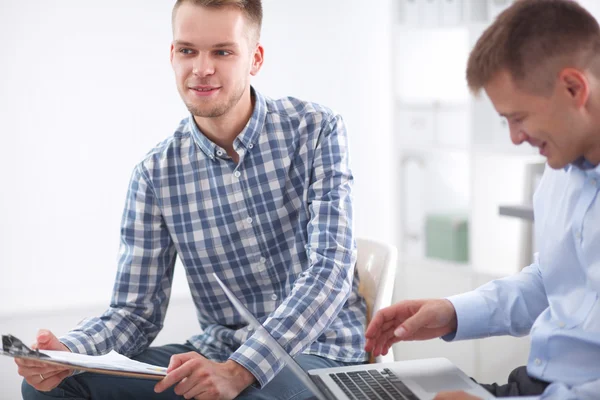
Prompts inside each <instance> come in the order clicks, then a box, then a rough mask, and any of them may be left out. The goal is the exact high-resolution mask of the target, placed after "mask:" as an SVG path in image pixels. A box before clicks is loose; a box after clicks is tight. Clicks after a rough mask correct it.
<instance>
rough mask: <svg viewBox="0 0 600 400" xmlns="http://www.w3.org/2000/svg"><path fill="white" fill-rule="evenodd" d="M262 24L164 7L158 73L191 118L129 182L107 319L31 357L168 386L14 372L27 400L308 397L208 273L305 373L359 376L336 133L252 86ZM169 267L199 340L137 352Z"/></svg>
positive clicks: (258, 11)
mask: <svg viewBox="0 0 600 400" xmlns="http://www.w3.org/2000/svg"><path fill="white" fill-rule="evenodd" d="M261 20H262V6H261V2H260V0H187V1H185V0H179V1H177V2H176V4H175V8H174V11H173V42H172V46H171V63H172V66H173V70H174V71H175V77H176V82H177V88H178V90H179V93H180V95H181V97H182V99H183V101H184V103H185V104H186V106H187V108H188V109H189V111H190V114H191V115H190V116H189V117H188V118H186V119H184V120H183V121H181V123H180V124H179V126H178V127H177V129H176V131H175V133H174V134H173V135H172V136H170V137H169V138H167V139H166V140H165V141H164V142H162V143H160V144H158V145H157V146H156V148H154V149H153V150H152V151H150V153H149V154H148V155H147V156H146V157H145V158H144V159H143V160H142V161H141V162H140V163H139V164H138V165H137V166H136V167H135V169H134V171H133V175H132V177H131V183H130V186H129V192H128V195H127V201H126V205H125V211H124V214H123V221H122V226H121V248H120V260H119V266H118V272H117V278H116V282H115V287H114V293H113V297H112V301H111V305H110V308H109V309H108V310H107V311H106V312H105V313H104V314H103V315H102V316H101V317H99V318H90V319H88V320H86V321H84V322H83V323H81V324H80V325H79V326H78V327H77V328H76V329H74V330H73V331H71V332H69V333H68V334H67V335H65V336H63V337H61V338H56V337H55V336H54V335H53V334H52V333H50V332H48V331H42V332H41V333H40V334H39V335H38V339H37V347H39V348H41V349H56V350H70V351H73V352H77V353H86V354H92V355H99V354H105V353H108V352H109V351H111V350H115V351H117V352H119V353H121V354H124V355H127V356H131V357H133V358H135V359H137V360H140V361H145V362H149V363H152V364H157V365H163V366H165V367H166V366H167V365H168V366H169V369H168V375H167V376H166V378H164V379H163V380H162V381H161V382H159V383H158V384H155V382H153V381H149V380H136V379H123V378H115V377H110V376H107V375H96V374H90V373H82V374H77V375H74V376H70V377H68V375H69V374H70V373H71V372H70V371H68V370H64V369H60V368H56V367H52V366H47V365H43V364H38V363H35V362H32V361H25V360H17V363H18V364H19V373H20V374H21V375H22V376H23V377H24V378H25V382H24V384H23V396H24V398H25V399H46V398H53V399H54V398H69V399H71V398H78V399H79V398H81V399H83V398H85V399H88V398H94V399H109V398H118V399H126V398H136V399H150V398H160V399H181V398H182V397H185V398H186V399H189V398H196V399H232V398H234V397H237V398H253V399H275V398H277V399H292V398H293V399H304V398H308V397H310V396H311V395H312V394H311V393H310V392H309V391H308V390H307V388H305V387H304V386H303V385H302V383H300V382H299V381H298V380H297V379H296V378H295V377H294V376H293V375H292V374H291V371H289V370H288V369H287V368H284V367H285V366H284V364H283V363H282V361H281V360H280V359H278V358H277V357H275V356H274V355H273V353H272V352H271V351H270V349H269V348H267V347H266V345H265V343H264V338H263V337H262V333H260V332H256V333H255V332H253V331H252V330H250V329H248V327H247V324H246V323H245V321H244V319H243V318H242V317H241V315H240V314H239V313H238V312H236V310H235V309H234V308H233V307H232V305H231V303H230V302H229V300H228V299H227V297H226V295H225V293H224V292H223V291H222V290H221V289H220V287H219V285H218V284H217V282H216V281H215V279H214V278H213V275H212V274H213V272H216V274H217V275H218V276H219V277H220V278H221V279H222V280H223V281H225V283H226V284H227V285H228V286H229V288H231V289H232V291H233V292H234V293H236V295H237V296H238V297H239V298H240V300H241V301H242V302H244V303H245V304H246V306H247V307H248V308H249V309H250V310H251V311H252V312H253V313H254V314H255V315H256V316H257V317H258V318H259V319H260V320H261V322H263V324H264V326H265V327H266V329H267V330H268V331H269V332H270V333H271V335H272V336H273V337H275V339H277V340H278V341H279V342H280V343H281V344H282V346H284V347H285V348H286V349H287V350H288V351H289V352H290V353H292V354H295V355H296V356H297V360H298V362H299V363H300V364H301V365H303V366H304V367H305V368H306V369H311V368H319V367H333V366H340V365H348V364H355V363H362V362H364V361H366V360H367V353H366V352H365V351H364V349H363V347H364V328H365V324H366V307H365V302H364V300H363V299H362V297H361V296H360V295H359V294H358V282H357V280H356V279H354V277H355V271H354V264H355V261H356V249H355V243H354V237H353V231H352V199H351V189H352V181H353V178H352V173H351V171H350V168H349V163H348V148H347V136H346V130H345V127H344V124H343V121H342V119H341V117H340V116H339V115H338V114H336V113H334V112H332V111H331V110H329V109H327V108H325V107H322V106H319V105H317V104H314V103H309V102H304V101H300V100H298V99H295V98H285V99H281V100H271V99H269V98H267V97H265V96H263V95H262V94H260V93H259V92H258V91H256V90H254V89H253V88H252V87H251V86H250V78H251V76H253V75H255V74H257V73H258V71H259V70H260V68H261V66H262V63H263V52H264V50H263V47H262V46H261V45H260V43H259V33H260V26H261ZM177 256H179V258H180V259H181V261H182V264H183V266H184V268H185V270H186V275H187V278H188V282H189V286H190V289H191V293H192V296H193V299H194V302H195V304H196V307H197V319H198V321H199V323H200V326H201V327H202V333H199V334H198V335H196V336H194V337H192V338H190V339H189V341H188V342H187V343H185V344H178V345H169V346H163V347H159V348H149V346H150V344H151V343H152V341H153V340H154V338H155V337H156V335H157V334H158V333H159V331H160V330H161V328H162V324H163V320H164V317H165V312H166V310H167V304H168V301H169V295H170V292H171V281H172V277H173V268H174V264H175V259H176V257H177ZM193 319H194V318H193V316H190V323H194V322H193ZM183 339H184V338H182V340H183Z"/></svg>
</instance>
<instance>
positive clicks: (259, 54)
mask: <svg viewBox="0 0 600 400" xmlns="http://www.w3.org/2000/svg"><path fill="white" fill-rule="evenodd" d="M264 57H265V49H264V48H263V47H262V45H261V44H260V43H258V44H257V45H256V49H254V54H253V55H252V68H251V69H250V75H252V76H256V74H258V71H260V69H261V67H262V65H263V62H264Z"/></svg>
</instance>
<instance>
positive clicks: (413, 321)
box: [394, 310, 430, 339]
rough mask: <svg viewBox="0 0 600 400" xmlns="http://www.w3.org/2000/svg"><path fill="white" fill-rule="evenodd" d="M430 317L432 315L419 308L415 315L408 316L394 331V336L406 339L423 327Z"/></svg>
mask: <svg viewBox="0 0 600 400" xmlns="http://www.w3.org/2000/svg"><path fill="white" fill-rule="evenodd" d="M429 319H430V315H429V314H428V313H427V312H425V311H423V310H419V311H418V312H417V313H416V314H415V315H413V316H412V317H410V318H408V319H407V320H406V321H404V322H403V323H402V325H400V326H399V327H398V328H396V330H395V331H394V336H396V337H397V338H398V339H406V338H409V337H411V336H412V335H414V334H415V333H416V332H417V331H418V330H419V329H421V328H423V327H424V326H425V325H426V324H427V323H428V322H429Z"/></svg>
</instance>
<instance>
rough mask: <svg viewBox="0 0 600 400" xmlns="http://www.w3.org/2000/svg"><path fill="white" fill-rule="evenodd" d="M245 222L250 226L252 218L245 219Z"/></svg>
mask: <svg viewBox="0 0 600 400" xmlns="http://www.w3.org/2000/svg"><path fill="white" fill-rule="evenodd" d="M246 222H247V223H248V225H250V224H251V223H252V218H250V217H248V218H246Z"/></svg>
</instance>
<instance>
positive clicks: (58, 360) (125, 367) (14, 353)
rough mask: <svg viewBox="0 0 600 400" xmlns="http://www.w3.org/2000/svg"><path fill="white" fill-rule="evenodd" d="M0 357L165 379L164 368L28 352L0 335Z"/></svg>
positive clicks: (118, 358)
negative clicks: (0, 342)
mask: <svg viewBox="0 0 600 400" xmlns="http://www.w3.org/2000/svg"><path fill="white" fill-rule="evenodd" d="M0 354H3V355H5V356H9V357H13V358H21V359H28V360H35V361H38V362H42V363H45V364H49V365H56V366H61V367H66V368H69V369H73V370H78V371H85V372H95V373H98V374H106V375H114V376H123V377H128V378H138V379H151V380H157V381H159V380H161V379H163V378H164V377H165V376H166V375H167V372H166V371H167V369H166V368H164V367H160V366H157V365H152V364H147V363H143V362H139V361H135V360H131V359H129V358H127V357H125V356H122V355H120V354H118V353H116V352H111V353H109V354H108V355H104V356H89V355H84V354H75V353H70V352H66V351H49V350H42V351H40V350H38V349H36V350H32V349H30V348H29V347H27V346H26V345H25V344H23V342H22V341H21V340H20V339H18V338H16V337H15V336H13V335H2V351H1V352H0Z"/></svg>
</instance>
